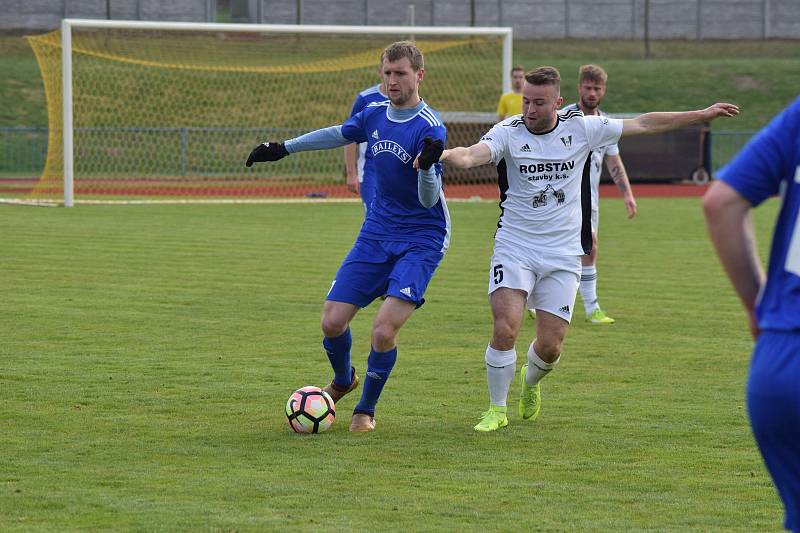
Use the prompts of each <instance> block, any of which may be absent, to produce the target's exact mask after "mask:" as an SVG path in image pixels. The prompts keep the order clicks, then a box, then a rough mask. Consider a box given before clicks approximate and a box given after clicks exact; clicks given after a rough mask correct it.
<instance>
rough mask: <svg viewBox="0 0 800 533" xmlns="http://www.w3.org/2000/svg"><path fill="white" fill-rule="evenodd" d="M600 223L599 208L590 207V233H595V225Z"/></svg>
mask: <svg viewBox="0 0 800 533" xmlns="http://www.w3.org/2000/svg"><path fill="white" fill-rule="evenodd" d="M599 223H600V210H599V209H592V233H597V226H598V224H599Z"/></svg>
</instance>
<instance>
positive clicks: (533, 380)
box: [525, 341, 561, 387]
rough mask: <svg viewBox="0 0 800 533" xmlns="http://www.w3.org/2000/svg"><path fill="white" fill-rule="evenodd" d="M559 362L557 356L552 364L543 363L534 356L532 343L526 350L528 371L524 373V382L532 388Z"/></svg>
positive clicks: (559, 358)
mask: <svg viewBox="0 0 800 533" xmlns="http://www.w3.org/2000/svg"><path fill="white" fill-rule="evenodd" d="M534 342H535V341H534ZM560 360H561V356H560V355H559V356H558V358H557V359H556V360H555V361H553V362H552V363H545V362H544V361H542V359H541V358H540V357H539V356H538V355H536V352H535V351H534V350H533V342H532V343H531V346H530V348H528V371H527V372H526V373H525V382H526V383H527V384H528V385H530V386H531V387H533V386H534V385H536V384H537V383H539V381H541V380H542V378H543V377H545V376H546V375H547V374H549V373H550V371H551V370H553V369H554V368H555V366H556V365H557V364H558V362H559V361H560Z"/></svg>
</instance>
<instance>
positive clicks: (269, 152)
mask: <svg viewBox="0 0 800 533" xmlns="http://www.w3.org/2000/svg"><path fill="white" fill-rule="evenodd" d="M287 155H289V152H288V151H287V150H286V147H285V146H284V145H283V143H261V144H259V145H258V146H256V147H255V148H253V151H252V152H250V155H249V156H247V163H245V165H247V166H248V167H252V166H253V163H261V162H263V161H277V160H279V159H283V158H284V157H286V156H287Z"/></svg>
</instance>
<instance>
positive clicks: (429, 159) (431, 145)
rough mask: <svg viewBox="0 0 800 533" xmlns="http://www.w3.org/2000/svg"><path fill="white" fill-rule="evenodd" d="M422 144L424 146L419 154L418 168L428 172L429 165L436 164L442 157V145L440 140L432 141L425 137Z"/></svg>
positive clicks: (430, 138)
mask: <svg viewBox="0 0 800 533" xmlns="http://www.w3.org/2000/svg"><path fill="white" fill-rule="evenodd" d="M422 142H423V143H425V146H423V147H422V151H421V152H420V153H419V168H421V169H422V170H428V169H429V168H431V165H433V164H434V163H438V162H439V158H440V157H442V152H444V143H443V142H442V140H441V139H435V140H434V139H433V138H432V137H425V138H424V139H422Z"/></svg>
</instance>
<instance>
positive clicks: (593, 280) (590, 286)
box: [579, 265, 600, 316]
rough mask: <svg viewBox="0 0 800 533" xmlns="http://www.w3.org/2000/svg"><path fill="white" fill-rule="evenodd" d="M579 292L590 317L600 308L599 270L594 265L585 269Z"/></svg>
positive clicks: (582, 273)
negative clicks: (598, 292)
mask: <svg viewBox="0 0 800 533" xmlns="http://www.w3.org/2000/svg"><path fill="white" fill-rule="evenodd" d="M579 291H580V293H581V300H583V308H584V309H585V310H586V316H589V315H591V314H592V312H593V311H594V310H595V309H597V308H598V307H600V306H599V305H597V268H596V267H595V266H594V265H592V266H585V267H583V271H582V272H581V285H580V288H579Z"/></svg>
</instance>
